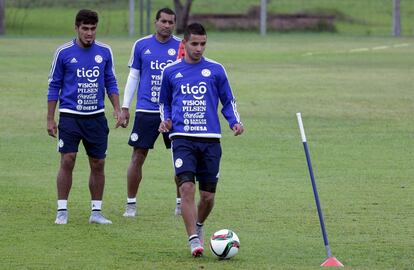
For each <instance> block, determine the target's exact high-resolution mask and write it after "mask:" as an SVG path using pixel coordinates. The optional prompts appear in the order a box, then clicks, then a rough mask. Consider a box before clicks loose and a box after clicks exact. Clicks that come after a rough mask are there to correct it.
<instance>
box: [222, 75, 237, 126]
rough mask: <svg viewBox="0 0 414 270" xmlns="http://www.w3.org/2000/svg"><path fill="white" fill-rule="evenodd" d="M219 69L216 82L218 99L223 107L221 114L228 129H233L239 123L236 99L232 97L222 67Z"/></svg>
mask: <svg viewBox="0 0 414 270" xmlns="http://www.w3.org/2000/svg"><path fill="white" fill-rule="evenodd" d="M221 69H222V70H221V72H220V73H219V76H218V81H217V83H218V85H217V89H218V93H219V98H220V102H221V104H222V105H223V108H222V109H221V113H222V114H223V116H224V118H226V120H227V122H228V123H229V127H230V128H233V126H234V125H235V124H237V123H240V116H239V113H238V112H237V106H236V99H235V97H234V96H233V93H232V90H231V87H230V83H229V80H228V79H227V74H226V71H225V69H224V68H223V67H221Z"/></svg>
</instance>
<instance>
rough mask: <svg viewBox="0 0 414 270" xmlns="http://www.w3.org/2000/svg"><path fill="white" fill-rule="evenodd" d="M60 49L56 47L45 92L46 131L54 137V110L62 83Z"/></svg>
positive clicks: (55, 128) (55, 126) (55, 130)
mask: <svg viewBox="0 0 414 270" xmlns="http://www.w3.org/2000/svg"><path fill="white" fill-rule="evenodd" d="M60 53H61V49H60V48H58V49H57V50H56V52H55V55H54V57H53V61H52V65H51V68H50V72H49V80H48V81H49V88H48V93H47V133H48V134H49V136H52V137H56V134H57V124H56V121H55V111H56V107H57V102H58V100H59V94H60V90H61V88H62V84H63V67H62V66H63V64H62V60H61V54H60Z"/></svg>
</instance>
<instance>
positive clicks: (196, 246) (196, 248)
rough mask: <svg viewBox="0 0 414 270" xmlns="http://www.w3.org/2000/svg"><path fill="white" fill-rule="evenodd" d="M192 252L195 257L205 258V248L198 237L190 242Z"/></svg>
mask: <svg viewBox="0 0 414 270" xmlns="http://www.w3.org/2000/svg"><path fill="white" fill-rule="evenodd" d="M190 250H191V255H193V257H200V256H203V252H204V248H203V246H202V245H201V243H200V239H198V237H195V238H193V239H191V240H190Z"/></svg>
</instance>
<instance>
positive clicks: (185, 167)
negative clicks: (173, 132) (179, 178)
mask: <svg viewBox="0 0 414 270" xmlns="http://www.w3.org/2000/svg"><path fill="white" fill-rule="evenodd" d="M172 153H173V162H174V169H175V175H179V174H181V173H183V172H192V173H194V174H195V176H196V180H197V181H199V182H201V181H202V182H210V183H217V181H218V179H219V170H220V159H221V145H220V142H205V141H197V140H191V139H183V138H182V137H180V138H175V139H173V141H172Z"/></svg>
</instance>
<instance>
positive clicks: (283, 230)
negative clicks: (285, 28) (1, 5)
mask: <svg viewBox="0 0 414 270" xmlns="http://www.w3.org/2000/svg"><path fill="white" fill-rule="evenodd" d="M66 41H67V38H59V39H57V38H54V39H45V38H2V39H1V40H0V43H1V47H2V49H1V50H0V91H1V94H2V98H1V99H0V114H1V116H2V121H1V122H0V149H1V153H2V154H1V155H0V179H1V181H0V198H1V199H0V200H1V209H0V220H1V222H0V231H1V241H0V254H1V256H2V259H1V260H0V269H317V268H319V265H320V264H321V263H322V262H323V260H324V258H325V251H324V247H323V241H322V236H321V233H320V227H319V221H318V218H317V213H316V209H315V203H314V199H313V194H312V188H311V184H310V181H309V176H308V171H307V167H306V160H305V156H304V153H303V148H302V143H301V141H300V135H299V130H298V127H297V123H296V116H295V114H296V112H302V117H303V121H304V125H305V130H306V134H307V138H308V143H309V148H310V153H311V157H312V162H313V166H314V171H315V176H316V180H317V184H318V190H319V195H320V199H321V204H322V208H323V211H324V214H325V222H326V227H327V231H328V236H329V240H330V244H331V248H332V251H333V254H334V255H335V256H336V257H337V258H338V259H339V260H340V261H341V262H342V263H344V264H345V269H413V268H414V265H413V262H414V255H413V252H412V250H414V240H413V237H412V236H413V235H414V229H413V226H412V224H413V223H414V215H413V207H412V194H413V188H414V182H413V181H414V180H413V175H414V169H413V166H412V161H413V160H414V152H413V149H414V140H413V134H414V126H413V125H412V121H413V120H412V115H413V113H414V109H413V102H414V94H413V91H412V67H413V66H414V58H413V57H409V56H410V55H412V54H413V53H414V47H413V44H412V40H411V39H393V38H372V37H371V38H367V37H365V38H354V37H347V36H339V35H332V34H325V35H315V34H312V35H310V34H301V35H299V34H286V35H274V34H271V35H269V36H267V37H265V38H261V37H259V36H258V35H255V34H240V33H237V34H236V33H234V34H231V33H230V34H222V33H221V34H220V33H211V34H209V41H208V45H207V46H208V47H207V51H206V56H208V57H210V58H212V59H214V60H217V61H219V62H221V63H223V64H224V66H225V67H226V70H227V72H228V75H229V78H230V81H231V84H232V87H233V90H234V92H235V95H236V96H237V98H238V109H239V112H240V114H241V116H242V120H243V121H244V124H245V126H246V132H245V134H244V135H243V136H240V137H234V136H232V135H231V132H230V131H229V130H228V128H227V125H226V124H225V123H224V122H223V139H222V145H223V159H222V166H221V173H220V175H221V180H220V183H219V186H218V192H217V200H216V205H215V209H214V210H213V213H212V214H211V216H210V218H209V219H208V221H207V222H206V223H205V226H206V227H205V228H206V235H210V234H212V233H213V232H214V231H216V230H218V229H221V228H230V229H233V230H234V231H235V232H236V233H237V234H238V236H239V237H240V241H241V249H240V252H239V254H238V255H237V256H236V257H235V258H233V259H231V260H229V261H217V260H216V259H214V258H213V256H212V255H211V254H210V253H209V251H207V252H206V256H205V257H203V258H201V259H196V260H195V259H193V258H191V256H190V253H189V250H188V247H187V245H186V235H185V230H184V226H183V223H182V221H181V219H180V218H176V217H174V216H173V210H174V204H175V187H174V183H173V179H172V167H171V164H170V163H171V157H170V153H169V151H167V150H165V149H164V148H163V145H162V143H161V141H158V142H157V145H156V148H155V149H154V150H153V151H151V152H150V154H149V156H148V158H147V162H146V164H145V166H144V180H143V182H142V183H141V187H140V193H139V216H138V217H137V218H136V219H128V220H126V219H125V218H123V217H122V213H123V208H124V203H125V200H126V170H127V166H128V164H129V160H130V155H131V149H130V147H129V146H128V145H127V138H128V135H129V131H130V128H128V129H118V130H115V129H113V128H112V129H111V133H110V139H109V140H110V141H109V142H110V147H109V151H108V158H107V162H106V165H107V167H106V176H107V182H106V183H107V185H106V189H105V196H104V205H103V211H104V213H105V214H106V215H107V216H108V217H109V218H110V219H111V220H112V221H113V222H114V224H113V225H110V226H93V225H89V224H88V223H87V222H88V216H89V207H90V205H89V192H88V184H87V182H88V180H87V179H88V173H89V169H88V166H87V158H86V156H85V151H84V150H83V149H82V147H81V150H80V152H79V154H78V160H77V165H76V168H75V172H74V183H73V187H72V191H71V195H70V199H69V209H70V210H69V211H70V216H69V224H68V225H66V226H57V225H54V224H53V221H54V217H55V210H56V195H55V193H56V190H55V189H56V187H55V177H56V173H57V168H58V162H59V155H58V153H56V151H55V149H56V140H54V139H52V138H51V137H48V136H47V133H46V92H47V76H48V72H49V67H50V63H51V60H52V55H53V52H54V49H55V48H56V47H58V46H59V45H60V44H62V43H64V42H66ZM102 41H103V42H107V43H109V44H110V45H111V46H112V48H113V52H114V56H115V63H116V70H117V74H118V79H119V84H120V89H123V87H124V85H125V82H126V77H127V72H128V69H127V61H128V58H129V53H130V49H131V46H132V44H133V42H134V40H132V39H122V38H120V39H115V38H104V39H103V40H102ZM404 44H405V45H404ZM356 49H365V50H356ZM121 92H122V91H121ZM107 104H108V108H107V110H106V113H107V116H108V118H109V122H110V125H111V126H113V125H114V121H113V119H111V118H110V115H111V112H112V110H111V108H110V105H109V102H107Z"/></svg>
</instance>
